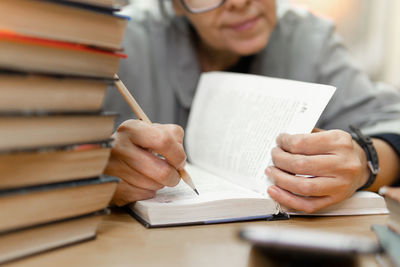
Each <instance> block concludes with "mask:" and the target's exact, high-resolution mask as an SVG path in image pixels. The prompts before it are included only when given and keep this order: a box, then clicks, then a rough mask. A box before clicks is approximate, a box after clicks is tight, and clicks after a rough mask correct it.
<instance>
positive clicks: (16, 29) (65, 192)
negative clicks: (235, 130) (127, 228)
mask: <svg viewBox="0 0 400 267" xmlns="http://www.w3.org/2000/svg"><path fill="white" fill-rule="evenodd" d="M126 2H127V1H124V0H70V1H67V0H63V1H61V0H57V1H55V0H54V1H52V0H48V1H40V0H4V1H2V4H1V8H0V49H1V51H3V52H2V53H0V129H1V130H0V140H1V141H0V217H1V220H0V264H1V263H3V262H7V261H10V260H14V259H17V258H20V257H23V256H26V255H31V254H34V253H38V252H42V251H45V250H49V249H53V248H56V247H61V246H65V245H68V244H73V243H76V242H81V241H84V240H89V239H93V238H95V237H96V228H97V226H98V224H99V222H100V220H101V217H102V216H104V215H105V214H107V213H108V210H107V206H108V203H109V202H110V200H111V198H112V196H113V194H114V191H115V189H116V186H117V182H118V179H116V178H113V177H107V176H103V175H102V173H103V171H104V168H105V166H106V164H107V161H108V158H109V155H110V152H111V142H112V139H110V136H111V134H112V131H113V128H114V119H115V116H116V114H113V113H109V112H104V111H103V110H102V103H103V100H104V97H105V93H106V89H107V87H108V86H109V85H111V84H112V83H113V79H114V78H113V76H114V73H116V72H117V69H118V65H119V60H120V59H121V58H124V57H125V55H124V54H122V48H121V42H122V38H123V33H124V30H125V26H126V23H127V19H128V18H127V17H124V16H120V15H117V14H116V13H115V12H116V11H118V10H119V8H120V7H121V6H122V5H124V4H125V3H126Z"/></svg>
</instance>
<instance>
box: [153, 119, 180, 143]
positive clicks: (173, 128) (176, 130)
mask: <svg viewBox="0 0 400 267" xmlns="http://www.w3.org/2000/svg"><path fill="white" fill-rule="evenodd" d="M155 124H156V125H159V126H160V127H163V128H165V129H166V130H167V131H169V132H170V133H171V134H172V136H173V137H174V138H175V140H176V141H177V142H178V143H180V144H183V137H184V135H185V132H184V130H183V128H182V127H181V126H179V125H176V124H157V123H155Z"/></svg>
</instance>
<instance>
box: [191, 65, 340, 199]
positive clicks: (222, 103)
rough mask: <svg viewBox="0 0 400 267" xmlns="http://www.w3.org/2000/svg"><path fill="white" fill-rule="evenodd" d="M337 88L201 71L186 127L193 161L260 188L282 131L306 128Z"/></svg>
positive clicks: (262, 190)
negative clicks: (202, 72)
mask: <svg viewBox="0 0 400 267" xmlns="http://www.w3.org/2000/svg"><path fill="white" fill-rule="evenodd" d="M334 91H335V88H334V87H331V86H325V85H319V84H310V83H303V82H296V81H289V80H282V79H274V78H267V77H262V76H256V75H248V74H233V73H226V72H211V73H206V74H203V75H202V77H201V80H200V83H199V87H198V90H197V93H196V97H195V100H194V103H193V106H192V109H191V113H190V118H189V122H188V127H187V130H186V140H185V142H186V151H187V154H188V157H189V159H190V160H191V162H192V163H193V164H194V165H196V166H199V167H201V168H204V169H205V170H207V171H209V172H211V173H214V174H216V175H218V176H220V177H223V178H224V179H226V180H228V181H230V182H232V183H235V184H237V185H240V186H242V187H245V188H248V189H251V190H253V191H256V192H259V193H263V194H265V193H266V190H267V187H268V185H270V184H271V182H270V181H269V180H268V179H267V177H266V176H265V174H264V170H265V168H266V167H267V166H269V165H271V150H272V149H273V148H274V147H275V146H276V143H275V139H276V137H277V136H278V135H279V134H280V133H291V134H294V133H308V132H311V130H312V129H313V127H314V126H315V124H316V122H317V120H318V118H319V116H320V115H321V113H322V111H323V110H324V108H325V106H326V105H327V103H328V101H329V99H330V98H331V96H332V95H333V93H334Z"/></svg>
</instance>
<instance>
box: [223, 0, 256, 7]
mask: <svg viewBox="0 0 400 267" xmlns="http://www.w3.org/2000/svg"><path fill="white" fill-rule="evenodd" d="M251 1H253V0H226V2H225V5H226V7H227V8H228V9H234V8H236V9H242V8H244V7H246V6H247V5H248V4H249V3H250V2H251Z"/></svg>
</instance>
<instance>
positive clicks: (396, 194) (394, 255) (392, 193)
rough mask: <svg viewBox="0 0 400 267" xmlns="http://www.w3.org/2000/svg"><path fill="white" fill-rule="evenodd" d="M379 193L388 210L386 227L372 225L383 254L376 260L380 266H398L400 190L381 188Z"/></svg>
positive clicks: (399, 260)
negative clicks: (383, 198)
mask: <svg viewBox="0 0 400 267" xmlns="http://www.w3.org/2000/svg"><path fill="white" fill-rule="evenodd" d="M379 193H380V194H381V195H383V196H384V197H385V201H386V206H387V208H388V210H389V218H388V220H387V223H386V225H373V226H372V229H373V230H374V231H375V233H376V235H377V237H378V239H379V243H380V245H381V246H382V248H383V251H384V252H385V253H384V254H380V255H378V257H377V259H378V261H379V263H380V265H381V266H400V253H399V252H400V188H395V187H392V188H390V187H382V188H381V189H380V190H379Z"/></svg>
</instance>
